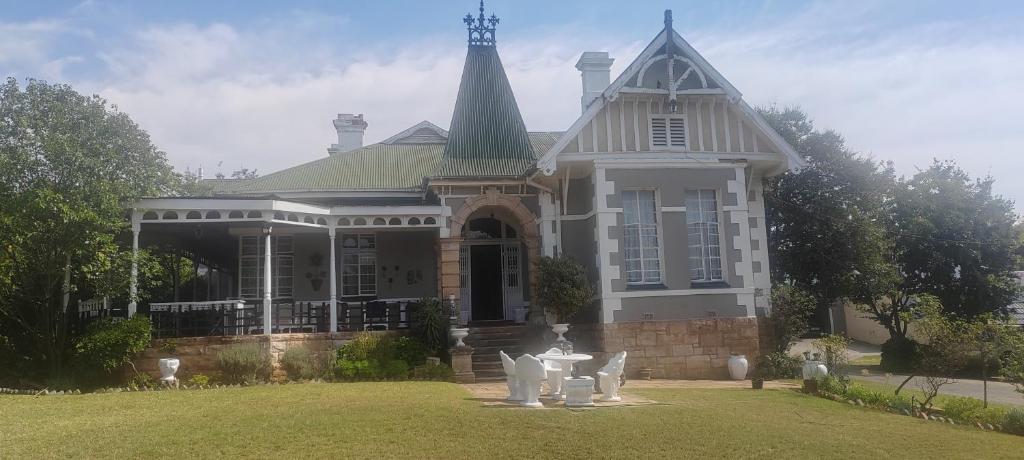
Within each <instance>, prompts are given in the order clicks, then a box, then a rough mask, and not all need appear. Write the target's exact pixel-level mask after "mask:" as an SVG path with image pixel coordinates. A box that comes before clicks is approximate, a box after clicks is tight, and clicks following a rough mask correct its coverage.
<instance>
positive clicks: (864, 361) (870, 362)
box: [850, 355, 882, 366]
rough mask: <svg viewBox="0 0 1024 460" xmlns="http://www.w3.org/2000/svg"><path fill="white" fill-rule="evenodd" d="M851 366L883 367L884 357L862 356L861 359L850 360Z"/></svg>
mask: <svg viewBox="0 0 1024 460" xmlns="http://www.w3.org/2000/svg"><path fill="white" fill-rule="evenodd" d="M850 364H851V365H853V366H881V365H882V355H866V356H861V357H860V358H857V359H852V360H850Z"/></svg>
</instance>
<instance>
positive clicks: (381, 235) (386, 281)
mask: <svg viewBox="0 0 1024 460" xmlns="http://www.w3.org/2000/svg"><path fill="white" fill-rule="evenodd" d="M435 238H437V235H436V234H435V232H432V231H397V232H378V233H377V295H378V296H379V297H382V298H393V297H428V296H429V297H434V296H437V255H436V254H435V253H434V239H435ZM396 267H397V270H396ZM382 268H386V270H382ZM339 271H340V270H339Z"/></svg>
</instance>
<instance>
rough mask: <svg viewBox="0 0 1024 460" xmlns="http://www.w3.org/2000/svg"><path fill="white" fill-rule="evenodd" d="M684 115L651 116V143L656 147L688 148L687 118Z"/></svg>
mask: <svg viewBox="0 0 1024 460" xmlns="http://www.w3.org/2000/svg"><path fill="white" fill-rule="evenodd" d="M683 117H684V115H653V116H651V123H650V127H651V145H652V146H653V147H654V148H669V147H681V148H686V119H685V118H683Z"/></svg>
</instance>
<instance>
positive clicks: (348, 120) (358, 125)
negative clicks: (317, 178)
mask: <svg viewBox="0 0 1024 460" xmlns="http://www.w3.org/2000/svg"><path fill="white" fill-rule="evenodd" d="M366 126H367V123H366V120H364V119H363V114H361V113H360V114H359V115H353V114H351V113H339V114H338V118H336V119H335V120H334V129H335V130H337V131H338V143H337V144H331V146H330V147H329V148H328V149H327V152H328V153H329V154H331V155H336V154H339V153H345V152H351V151H353V150H355V149H358V148H359V147H362V146H363V133H364V132H366Z"/></svg>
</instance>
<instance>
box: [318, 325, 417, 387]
mask: <svg viewBox="0 0 1024 460" xmlns="http://www.w3.org/2000/svg"><path fill="white" fill-rule="evenodd" d="M417 350H422V345H419V344H416V342H415V340H411V339H408V338H404V337H403V338H399V339H391V338H390V337H386V336H380V335H376V334H371V333H360V334H356V335H355V337H353V338H352V340H350V341H348V343H346V344H345V345H342V346H341V348H338V352H337V360H336V362H335V365H334V374H335V376H336V377H338V378H340V379H343V380H405V379H408V378H409V362H408V361H406V360H405V359H413V358H415V359H416V360H422V361H425V360H426V358H425V357H424V356H423V355H422V354H418V353H420V352H419V351H417ZM422 361H420V362H422Z"/></svg>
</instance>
